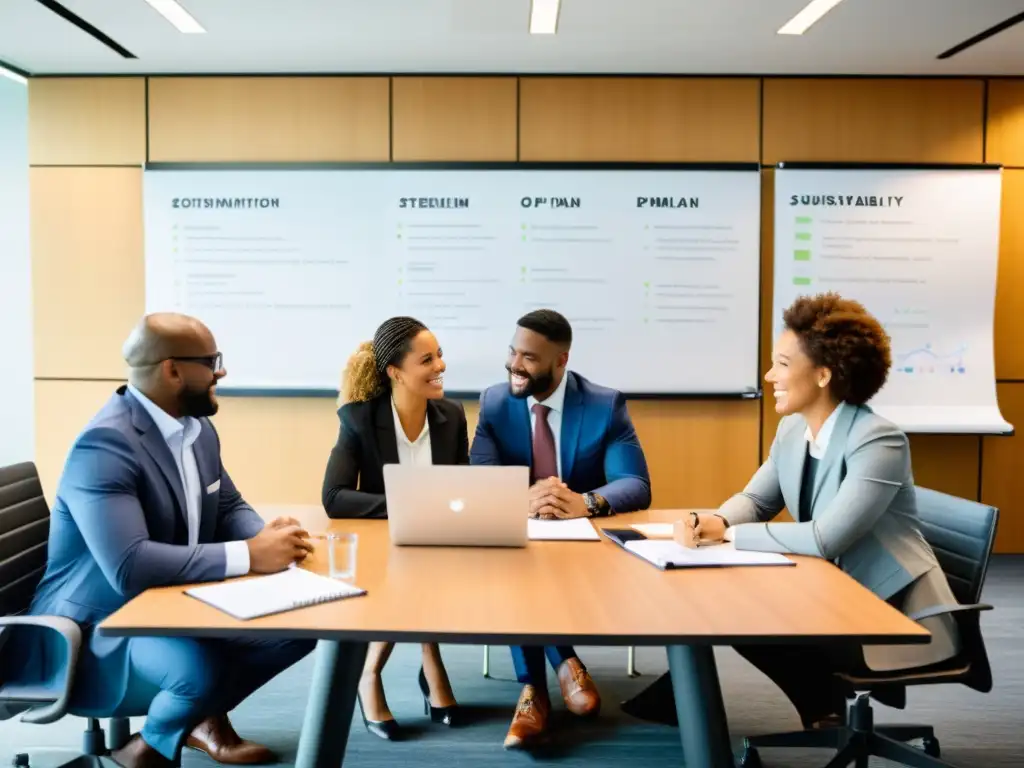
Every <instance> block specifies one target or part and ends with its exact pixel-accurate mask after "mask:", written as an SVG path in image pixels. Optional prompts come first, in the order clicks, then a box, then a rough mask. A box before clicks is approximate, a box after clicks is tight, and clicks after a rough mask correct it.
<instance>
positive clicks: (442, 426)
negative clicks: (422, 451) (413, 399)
mask: <svg viewBox="0 0 1024 768" xmlns="http://www.w3.org/2000/svg"><path fill="white" fill-rule="evenodd" d="M427 424H428V425H429V427H430V456H431V459H432V463H434V464H453V463H454V462H455V448H454V447H453V445H452V440H451V429H450V428H449V424H448V417H447V416H445V415H444V411H443V410H441V406H439V405H438V404H437V403H435V402H434V401H433V400H428V401H427ZM396 450H397V448H396Z"/></svg>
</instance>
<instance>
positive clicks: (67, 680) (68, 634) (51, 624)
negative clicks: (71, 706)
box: [0, 616, 82, 725]
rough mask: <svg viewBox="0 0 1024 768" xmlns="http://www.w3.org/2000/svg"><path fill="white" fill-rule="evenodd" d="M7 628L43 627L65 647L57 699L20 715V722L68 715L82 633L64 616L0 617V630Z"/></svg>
mask: <svg viewBox="0 0 1024 768" xmlns="http://www.w3.org/2000/svg"><path fill="white" fill-rule="evenodd" d="M7 627H42V628H44V629H49V630H52V631H54V632H56V633H57V634H58V635H60V636H61V637H62V638H64V643H65V645H66V647H67V652H68V663H67V667H66V668H65V669H64V680H63V687H62V689H61V691H60V696H59V697H58V698H57V699H56V700H55V701H53V702H52V703H50V704H47V705H46V706H44V707H33V708H32V709H29V710H28V711H26V712H25V714H23V715H22V716H21V719H22V721H23V722H26V723H37V724H40V725H45V724H46V723H53V722H56V721H57V720H60V719H61V718H62V717H64V715H65V714H66V713H67V709H68V701H69V700H70V699H71V688H72V686H73V685H74V683H75V668H76V667H77V666H78V651H79V649H80V648H81V647H82V630H81V628H80V627H79V626H78V625H77V624H76V623H75V622H73V621H72V620H71V619H66V618H64V617H63V616H0V630H3V629H5V628H7Z"/></svg>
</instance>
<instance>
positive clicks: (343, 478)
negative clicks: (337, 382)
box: [322, 392, 469, 518]
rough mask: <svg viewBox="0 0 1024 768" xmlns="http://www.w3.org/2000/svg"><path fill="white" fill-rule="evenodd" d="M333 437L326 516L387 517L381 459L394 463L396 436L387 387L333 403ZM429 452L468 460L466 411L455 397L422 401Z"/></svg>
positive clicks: (445, 460) (449, 460)
mask: <svg viewBox="0 0 1024 768" xmlns="http://www.w3.org/2000/svg"><path fill="white" fill-rule="evenodd" d="M338 420H339V421H340V422H341V426H340V428H339V430H338V442H337V443H336V444H335V446H334V448H333V449H332V450H331V457H330V459H328V461H327V471H326V473H325V474H324V487H323V493H322V497H323V504H324V510H325V511H326V512H327V515H328V517H334V518H341V517H381V518H383V517H387V516H388V508H387V504H386V503H385V502H384V465H385V464H397V463H398V438H397V436H396V435H395V417H394V415H393V414H392V413H391V393H390V392H389V393H386V394H383V395H379V396H377V397H375V398H373V399H372V400H368V401H366V402H359V403H346V404H345V405H343V406H342V407H341V408H339V409H338ZM427 423H428V424H429V425H430V453H431V457H432V458H433V462H434V464H469V428H468V426H467V425H466V411H465V410H464V409H463V407H462V403H460V402H458V401H457V400H449V399H447V398H441V399H439V400H428V401H427Z"/></svg>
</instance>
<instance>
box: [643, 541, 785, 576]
mask: <svg viewBox="0 0 1024 768" xmlns="http://www.w3.org/2000/svg"><path fill="white" fill-rule="evenodd" d="M623 549H625V550H626V551H628V552H632V553H633V554H634V555H637V556H639V557H642V558H643V559H644V560H646V561H647V562H649V563H651V564H653V565H655V566H657V567H658V568H662V569H669V568H714V567H725V566H737V565H796V563H795V562H793V561H792V560H790V559H789V558H788V557H786V556H785V555H779V554H776V553H775V552H751V551H749V550H745V549H736V548H735V547H734V546H733V545H732V544H712V545H706V546H703V547H696V548H692V549H691V548H690V547H684V546H683V545H682V544H677V543H676V542H674V541H656V540H653V539H646V540H643V541H627V542H626V543H625V544H624V545H623Z"/></svg>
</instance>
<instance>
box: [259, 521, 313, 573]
mask: <svg viewBox="0 0 1024 768" xmlns="http://www.w3.org/2000/svg"><path fill="white" fill-rule="evenodd" d="M245 543H246V544H247V545H248V546H249V570H250V571H252V572H253V573H277V572H278V571H283V570H284V569H285V568H287V567H288V566H289V565H291V564H292V563H301V562H302V561H303V560H305V559H306V556H307V555H308V554H309V553H310V552H312V551H313V543H312V542H311V541H310V540H309V533H308V532H306V531H305V530H304V529H303V528H302V527H301V526H300V525H299V524H298V523H297V522H296V521H295V520H293V519H291V518H278V519H277V520H273V521H271V522H270V523H268V524H267V525H266V526H264V528H263V530H262V531H260V532H259V533H257V534H256V535H255V536H253V537H252V538H251V539H248V540H247V541H246V542H245Z"/></svg>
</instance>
